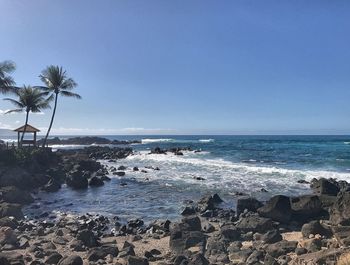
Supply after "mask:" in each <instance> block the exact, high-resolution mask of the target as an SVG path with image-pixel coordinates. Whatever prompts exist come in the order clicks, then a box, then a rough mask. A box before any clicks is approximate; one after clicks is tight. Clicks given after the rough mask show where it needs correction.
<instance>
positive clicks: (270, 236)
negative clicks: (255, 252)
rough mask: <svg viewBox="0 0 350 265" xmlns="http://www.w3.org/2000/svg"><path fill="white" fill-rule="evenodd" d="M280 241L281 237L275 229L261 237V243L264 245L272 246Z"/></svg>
mask: <svg viewBox="0 0 350 265" xmlns="http://www.w3.org/2000/svg"><path fill="white" fill-rule="evenodd" d="M282 239H283V238H282V235H281V234H280V232H279V231H278V230H277V229H274V230H270V231H268V232H266V233H265V234H263V235H262V236H261V241H263V242H264V243H265V244H273V243H276V242H279V241H281V240H282Z"/></svg>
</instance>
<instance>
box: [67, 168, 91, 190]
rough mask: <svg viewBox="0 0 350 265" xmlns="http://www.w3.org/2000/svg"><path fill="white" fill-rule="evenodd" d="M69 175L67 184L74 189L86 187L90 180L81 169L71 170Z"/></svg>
mask: <svg viewBox="0 0 350 265" xmlns="http://www.w3.org/2000/svg"><path fill="white" fill-rule="evenodd" d="M69 174H70V175H69V176H68V177H67V179H66V182H67V185H68V186H69V187H71V188H73V189H86V188H87V187H88V185H89V182H88V180H87V178H86V177H85V176H83V173H82V172H81V171H71V172H70V173H69Z"/></svg>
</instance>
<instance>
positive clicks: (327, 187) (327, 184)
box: [310, 178, 340, 196]
mask: <svg viewBox="0 0 350 265" xmlns="http://www.w3.org/2000/svg"><path fill="white" fill-rule="evenodd" d="M310 186H311V188H312V189H313V190H314V192H315V193H317V194H325V195H333V196H336V195H337V194H338V192H339V191H340V188H339V187H338V185H337V182H336V181H335V180H332V179H325V178H320V179H313V180H312V181H311V185H310Z"/></svg>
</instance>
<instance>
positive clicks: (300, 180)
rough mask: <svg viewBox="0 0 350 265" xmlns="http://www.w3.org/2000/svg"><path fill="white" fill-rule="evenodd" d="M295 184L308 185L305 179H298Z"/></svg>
mask: <svg viewBox="0 0 350 265" xmlns="http://www.w3.org/2000/svg"><path fill="white" fill-rule="evenodd" d="M297 182H298V183H299V184H310V182H308V181H306V180H305V179H299V180H298V181H297Z"/></svg>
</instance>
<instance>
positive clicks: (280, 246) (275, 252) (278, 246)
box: [265, 240, 298, 258]
mask: <svg viewBox="0 0 350 265" xmlns="http://www.w3.org/2000/svg"><path fill="white" fill-rule="evenodd" d="M297 245H298V242H297V241H286V240H282V241H280V242H277V243H274V244H270V245H267V247H266V249H265V250H266V252H267V253H268V254H269V255H271V256H272V257H274V258H278V257H280V256H282V255H286V254H288V253H290V252H294V251H295V249H296V248H297Z"/></svg>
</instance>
